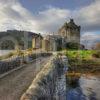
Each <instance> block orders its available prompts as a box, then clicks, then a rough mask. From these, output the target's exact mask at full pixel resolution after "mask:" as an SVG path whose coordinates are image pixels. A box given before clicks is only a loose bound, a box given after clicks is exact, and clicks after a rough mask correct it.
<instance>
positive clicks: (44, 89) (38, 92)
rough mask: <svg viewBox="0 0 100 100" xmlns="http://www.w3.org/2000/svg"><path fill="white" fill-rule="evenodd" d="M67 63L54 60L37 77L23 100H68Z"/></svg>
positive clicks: (23, 96)
mask: <svg viewBox="0 0 100 100" xmlns="http://www.w3.org/2000/svg"><path fill="white" fill-rule="evenodd" d="M66 66H67V62H66V61H65V60H62V59H59V58H53V59H52V60H51V61H49V62H48V63H47V64H46V65H45V66H44V68H43V69H42V70H41V71H40V72H39V73H38V74H37V75H36V78H35V79H34V80H33V82H32V84H31V85H30V87H29V88H28V89H27V91H26V92H25V93H24V94H23V95H22V97H21V100H66V78H65V71H64V69H65V67H66Z"/></svg>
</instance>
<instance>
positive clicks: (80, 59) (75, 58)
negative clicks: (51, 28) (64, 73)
mask: <svg viewBox="0 0 100 100" xmlns="http://www.w3.org/2000/svg"><path fill="white" fill-rule="evenodd" d="M66 56H67V57H68V59H69V64H70V68H69V70H70V71H73V70H74V71H76V72H81V73H98V72H100V58H99V56H100V51H95V50H68V51H66Z"/></svg>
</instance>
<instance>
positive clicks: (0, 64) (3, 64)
mask: <svg viewBox="0 0 100 100" xmlns="http://www.w3.org/2000/svg"><path fill="white" fill-rule="evenodd" d="M50 55H52V54H51V53H37V54H32V55H28V56H27V58H28V60H27V61H26V57H16V58H12V59H9V60H4V61H0V74H3V73H5V72H7V71H9V70H12V69H14V68H17V67H20V66H22V65H23V64H27V63H30V62H32V61H33V60H35V59H36V58H39V57H46V56H50Z"/></svg>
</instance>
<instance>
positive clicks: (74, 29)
mask: <svg viewBox="0 0 100 100" xmlns="http://www.w3.org/2000/svg"><path fill="white" fill-rule="evenodd" d="M80 29H81V27H80V26H78V25H76V24H75V23H74V20H73V19H70V22H69V23H67V22H66V23H65V24H64V25H63V26H62V27H61V28H60V29H59V31H58V34H59V35H60V36H61V37H62V38H64V39H65V41H66V42H67V43H68V42H74V43H78V44H80Z"/></svg>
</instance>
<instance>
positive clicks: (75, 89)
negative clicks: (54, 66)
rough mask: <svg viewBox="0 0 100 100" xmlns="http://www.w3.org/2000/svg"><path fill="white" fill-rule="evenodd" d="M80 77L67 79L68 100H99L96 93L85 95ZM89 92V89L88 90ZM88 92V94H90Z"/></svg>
mask: <svg viewBox="0 0 100 100" xmlns="http://www.w3.org/2000/svg"><path fill="white" fill-rule="evenodd" d="M79 79H80V78H79V77H77V78H73V79H70V78H69V77H68V78H67V79H66V83H67V89H68V90H67V94H66V95H67V100H98V99H97V98H96V93H95V92H93V91H92V90H91V93H90V94H88V96H87V95H86V94H84V93H83V88H81V86H80V83H79ZM87 91H88V92H89V91H90V90H89V88H87ZM88 92H87V93H88Z"/></svg>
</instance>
